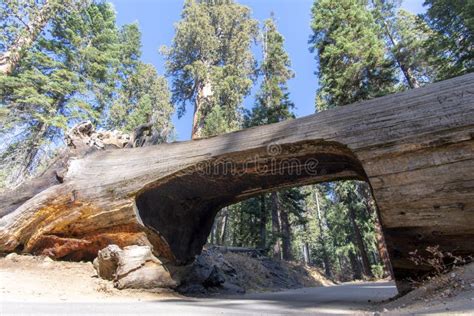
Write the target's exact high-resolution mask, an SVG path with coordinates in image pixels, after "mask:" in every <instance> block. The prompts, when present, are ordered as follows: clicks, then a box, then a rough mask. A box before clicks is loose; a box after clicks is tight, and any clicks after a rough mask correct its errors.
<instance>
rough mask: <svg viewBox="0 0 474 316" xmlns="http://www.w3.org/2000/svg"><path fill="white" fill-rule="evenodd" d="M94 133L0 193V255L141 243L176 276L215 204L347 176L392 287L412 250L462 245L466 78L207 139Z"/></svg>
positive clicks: (473, 94)
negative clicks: (364, 205)
mask: <svg viewBox="0 0 474 316" xmlns="http://www.w3.org/2000/svg"><path fill="white" fill-rule="evenodd" d="M96 136H97V133H95V132H93V130H92V127H91V126H89V125H88V124H85V125H82V126H79V127H78V128H76V129H74V130H73V132H72V133H71V134H70V135H69V136H68V139H69V140H68V143H69V146H68V149H67V150H65V152H64V154H63V155H62V157H61V159H58V161H56V163H55V164H53V165H52V167H51V168H50V169H49V170H48V171H47V172H45V173H44V174H43V175H42V176H41V177H39V178H38V179H34V180H32V181H31V182H29V183H26V184H25V185H24V186H22V187H20V188H17V189H16V190H13V191H9V192H5V193H3V194H2V195H1V196H0V205H1V207H0V208H1V213H0V214H1V215H2V217H1V218H0V251H3V252H13V251H18V252H28V253H39V254H47V255H49V256H51V257H54V258H63V259H69V260H81V259H90V260H92V259H93V258H95V257H96V256H97V252H98V251H99V250H100V249H102V248H104V247H106V246H107V245H109V244H116V245H118V246H119V247H125V246H129V245H143V246H149V247H151V248H152V249H153V253H154V255H155V256H157V258H159V260H160V261H161V262H162V264H163V265H164V266H166V267H167V269H166V271H169V272H170V274H171V275H172V277H173V278H175V279H177V280H178V279H179V277H177V276H178V275H179V272H176V271H180V269H179V267H182V266H186V265H188V264H190V263H191V262H192V261H193V260H194V258H195V256H196V255H197V254H199V253H200V252H201V250H202V247H203V245H204V244H205V243H206V239H207V236H208V234H209V232H210V230H211V227H212V223H213V220H214V217H215V215H216V213H217V212H218V211H219V210H220V209H221V208H223V207H225V206H227V205H230V204H232V203H235V202H238V201H241V200H243V199H246V198H248V197H252V196H255V195H257V194H260V193H262V192H268V191H270V190H274V189H279V188H283V187H289V186H297V185H305V184H311V183H317V182H323V181H335V180H341V179H358V180H363V181H368V182H369V183H370V185H371V187H372V190H373V194H374V197H375V199H376V202H377V206H378V211H379V217H380V220H381V225H382V230H383V233H384V237H385V240H386V242H387V248H388V250H389V253H390V260H391V263H392V266H393V272H394V276H395V278H396V280H397V285H398V288H399V290H400V291H404V290H406V289H407V288H409V286H410V284H409V283H407V282H406V281H407V280H408V279H409V278H417V277H419V276H421V275H425V274H426V272H428V271H430V269H431V267H429V266H417V265H416V264H415V263H414V262H412V261H411V260H410V252H412V251H414V250H416V249H418V250H419V253H421V254H422V255H423V250H424V249H426V248H427V247H429V246H435V245H438V246H439V247H440V249H441V250H442V251H451V252H453V253H454V255H459V256H464V257H466V256H472V255H473V254H474V243H473V242H472V240H474V239H473V238H474V163H473V161H474V157H473V155H474V142H473V136H474V74H469V75H465V76H462V77H458V78H454V79H451V80H447V81H444V82H439V83H436V84H432V85H429V86H427V87H424V88H419V89H414V90H410V91H407V92H403V93H398V94H394V95H390V96H386V97H382V98H377V99H374V100H370V101H365V102H360V103H357V104H353V105H348V106H345V107H341V108H337V109H333V110H328V111H325V112H323V113H320V114H316V115H311V116H307V117H303V118H300V119H295V120H290V121H285V122H281V123H278V124H272V125H268V126H261V127H257V128H251V129H247V130H243V131H239V132H235V133H230V134H226V135H221V136H218V137H212V138H208V139H201V140H195V141H188V142H178V143H171V144H162V145H157V146H149V147H143V148H123V149H112V148H117V147H127V145H126V144H128V143H127V141H126V140H124V139H123V140H122V141H119V142H118V143H116V142H112V141H110V142H105V143H107V144H105V143H104V137H102V139H100V137H99V138H98V137H96ZM178 281H179V280H178Z"/></svg>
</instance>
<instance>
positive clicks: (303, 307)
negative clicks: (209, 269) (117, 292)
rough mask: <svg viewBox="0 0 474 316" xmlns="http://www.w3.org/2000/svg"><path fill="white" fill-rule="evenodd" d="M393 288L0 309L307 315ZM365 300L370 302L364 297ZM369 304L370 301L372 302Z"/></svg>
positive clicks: (383, 295) (344, 310) (350, 308)
mask: <svg viewBox="0 0 474 316" xmlns="http://www.w3.org/2000/svg"><path fill="white" fill-rule="evenodd" d="M396 294H397V290H396V288H395V285H394V284H393V283H392V282H374V283H371V282H365V283H351V284H342V285H336V286H329V287H316V288H302V289H297V290H289V291H284V292H274V293H261V294H247V295H242V296H232V297H227V298H224V297H212V298H184V299H167V300H157V301H146V302H145V301H144V302H134V303H110V302H104V303H101V302H91V303H88V302H54V303H46V302H45V303H37V302H36V303H32V302H30V303H28V302H20V301H16V302H12V301H3V300H1V298H0V314H1V315H12V314H14V315H18V314H21V315H33V314H34V315H114V316H115V315H151V314H153V315H174V316H182V315H310V314H357V313H363V312H364V311H366V310H367V309H368V308H369V307H370V306H371V303H370V302H377V301H382V300H385V299H388V298H390V297H393V296H395V295H396ZM369 300H370V302H369ZM372 306H373V305H372Z"/></svg>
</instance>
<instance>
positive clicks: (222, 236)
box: [219, 207, 229, 245]
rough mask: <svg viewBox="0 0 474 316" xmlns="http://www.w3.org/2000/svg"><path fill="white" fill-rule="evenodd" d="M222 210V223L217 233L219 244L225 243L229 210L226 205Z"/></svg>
mask: <svg viewBox="0 0 474 316" xmlns="http://www.w3.org/2000/svg"><path fill="white" fill-rule="evenodd" d="M221 212H222V223H221V230H220V234H219V245H225V240H226V236H227V223H228V221H229V210H228V208H227V207H224V209H223V210H222V211H221Z"/></svg>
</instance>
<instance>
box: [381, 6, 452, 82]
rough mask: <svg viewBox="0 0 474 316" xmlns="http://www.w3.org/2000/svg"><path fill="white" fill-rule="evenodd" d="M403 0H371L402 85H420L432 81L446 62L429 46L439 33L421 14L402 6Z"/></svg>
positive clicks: (437, 38) (438, 38) (436, 39)
mask: <svg viewBox="0 0 474 316" xmlns="http://www.w3.org/2000/svg"><path fill="white" fill-rule="evenodd" d="M400 2H401V1H400V0H372V6H373V8H372V12H373V14H374V16H375V19H376V22H377V24H378V25H379V26H380V32H381V35H382V36H383V38H384V41H385V44H386V46H387V51H389V52H390V58H391V59H392V61H393V63H394V64H395V65H396V66H397V68H398V72H399V73H400V75H399V76H397V77H402V78H403V83H402V85H401V87H400V88H402V89H404V87H407V88H418V87H419V86H421V85H424V84H426V83H430V82H433V81H435V80H436V79H437V77H438V72H439V70H440V69H443V68H445V67H446V66H447V62H446V59H445V58H439V56H436V54H433V53H432V51H431V50H430V49H429V41H433V40H434V41H438V40H440V37H439V36H438V34H437V33H436V32H434V31H433V30H431V28H430V27H429V26H428V25H427V24H426V22H425V21H424V20H423V19H422V18H421V17H419V16H416V15H414V14H411V13H410V12H408V11H405V10H403V9H400V8H399V6H400Z"/></svg>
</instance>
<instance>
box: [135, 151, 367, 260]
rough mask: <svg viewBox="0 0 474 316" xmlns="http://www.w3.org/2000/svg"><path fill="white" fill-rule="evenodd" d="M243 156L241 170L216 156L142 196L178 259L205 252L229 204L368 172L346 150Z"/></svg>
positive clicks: (146, 218) (142, 209) (237, 162)
mask: <svg viewBox="0 0 474 316" xmlns="http://www.w3.org/2000/svg"><path fill="white" fill-rule="evenodd" d="M251 154H253V153H249V154H248V156H249V155H251ZM244 161H245V157H244V156H239V157H235V158H233V159H232V160H231V163H232V166H233V170H234V171H237V172H234V173H230V172H228V170H229V169H226V167H224V164H222V160H221V161H219V159H217V160H213V161H210V162H208V163H207V165H206V167H207V168H206V170H207V171H205V172H203V171H202V170H198V169H196V168H190V169H189V170H185V171H184V172H183V171H181V172H180V173H179V175H176V176H171V177H169V178H167V179H166V180H164V181H161V182H159V183H156V184H154V185H153V187H152V188H149V189H146V190H144V192H143V193H141V194H139V195H138V196H137V199H136V205H137V208H138V213H139V215H140V217H141V220H142V222H143V223H144V225H145V226H147V227H149V228H152V229H153V230H155V231H157V232H159V233H160V235H161V236H162V238H164V239H165V240H166V242H167V243H168V245H169V247H170V248H171V251H172V253H173V254H174V256H175V259H176V262H175V263H176V264H187V263H189V262H191V261H192V260H194V257H195V255H197V254H199V253H200V252H201V250H202V247H203V246H204V244H205V243H206V240H207V237H208V235H209V233H210V231H211V228H212V224H213V221H214V217H215V216H216V214H217V212H218V211H219V210H220V209H221V208H223V207H225V206H227V205H231V204H234V203H236V202H238V201H241V200H244V199H247V198H249V197H252V196H255V195H258V194H260V193H262V192H268V191H271V190H275V189H278V188H283V187H293V186H301V185H306V184H312V183H318V182H325V181H333V180H342V179H359V180H365V178H366V177H365V174H364V171H363V169H362V166H361V165H360V163H359V162H358V161H357V160H356V159H355V158H354V157H353V156H351V155H348V154H347V151H346V150H343V151H341V153H334V150H332V151H331V153H324V152H319V153H318V152H308V150H301V152H298V150H296V151H295V149H294V148H289V149H287V150H285V149H284V152H283V153H282V155H281V156H275V157H271V156H268V155H267V156H266V157H265V156H262V157H260V158H259V159H258V161H254V162H252V163H248V161H246V162H244ZM308 161H310V162H314V161H317V166H316V168H311V170H309V169H308V168H306V167H305V166H307V164H308ZM313 167H314V166H313ZM348 171H349V172H348Z"/></svg>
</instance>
